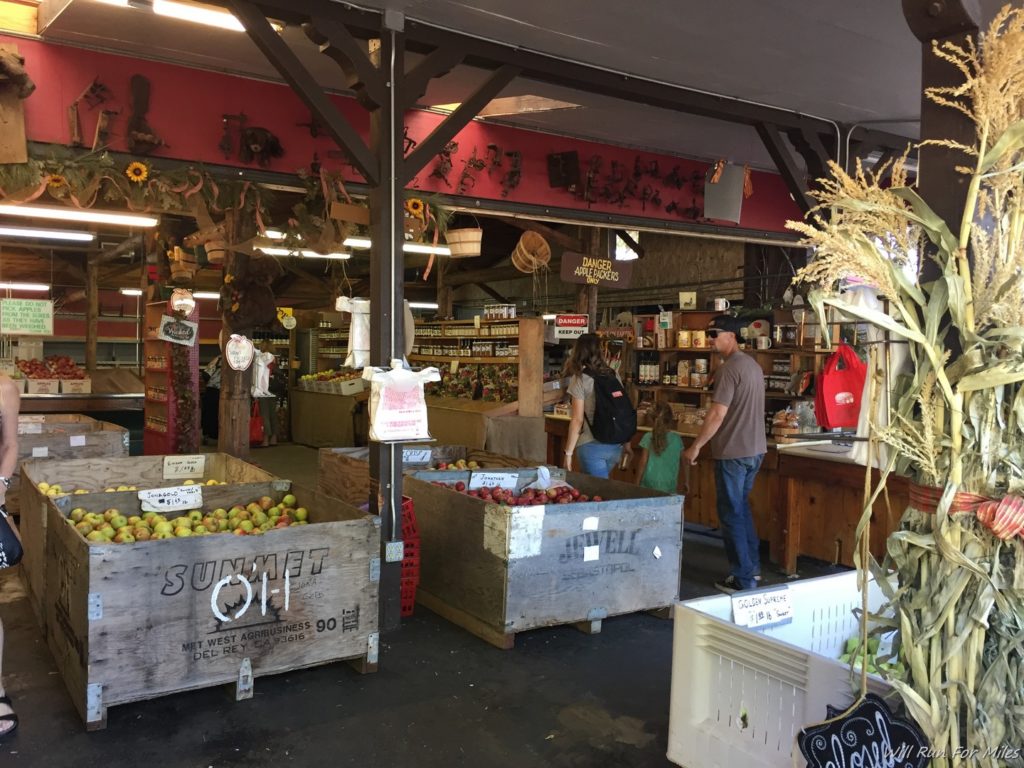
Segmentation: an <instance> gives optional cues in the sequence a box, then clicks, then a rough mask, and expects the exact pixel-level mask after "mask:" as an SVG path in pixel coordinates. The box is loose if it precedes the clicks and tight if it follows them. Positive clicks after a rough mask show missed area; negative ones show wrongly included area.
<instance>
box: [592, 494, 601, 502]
mask: <svg viewBox="0 0 1024 768" xmlns="http://www.w3.org/2000/svg"><path fill="white" fill-rule="evenodd" d="M590 500H591V501H604V499H602V498H601V497H600V496H598V495H597V494H594V496H593V497H592V498H591V499H590Z"/></svg>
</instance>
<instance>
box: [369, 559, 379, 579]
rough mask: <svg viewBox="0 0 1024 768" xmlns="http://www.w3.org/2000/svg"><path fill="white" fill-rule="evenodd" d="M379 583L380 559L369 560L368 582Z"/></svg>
mask: <svg viewBox="0 0 1024 768" xmlns="http://www.w3.org/2000/svg"><path fill="white" fill-rule="evenodd" d="M378 581H380V558H379V557H371V558H370V582H371V583H376V582H378Z"/></svg>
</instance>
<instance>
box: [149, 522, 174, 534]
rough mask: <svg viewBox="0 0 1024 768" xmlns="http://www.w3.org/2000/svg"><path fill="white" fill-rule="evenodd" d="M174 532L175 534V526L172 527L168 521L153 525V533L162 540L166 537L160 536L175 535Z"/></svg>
mask: <svg viewBox="0 0 1024 768" xmlns="http://www.w3.org/2000/svg"><path fill="white" fill-rule="evenodd" d="M173 532H174V526H173V525H171V524H170V523H169V522H167V521H166V520H161V521H160V522H159V523H155V524H154V525H153V533H155V534H157V536H159V537H160V538H164V536H160V534H170V533H173ZM154 538H156V537H154Z"/></svg>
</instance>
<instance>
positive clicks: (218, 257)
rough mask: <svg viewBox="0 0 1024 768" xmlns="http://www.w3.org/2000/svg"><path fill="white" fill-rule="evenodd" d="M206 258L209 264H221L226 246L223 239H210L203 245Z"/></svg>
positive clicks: (225, 254) (225, 253) (225, 252)
mask: <svg viewBox="0 0 1024 768" xmlns="http://www.w3.org/2000/svg"><path fill="white" fill-rule="evenodd" d="M205 248H206V260H207V261H208V262H210V263H211V264H223V263H224V257H225V256H227V248H226V247H225V243H224V241H223V240H211V241H210V242H208V243H207V244H206V246H205Z"/></svg>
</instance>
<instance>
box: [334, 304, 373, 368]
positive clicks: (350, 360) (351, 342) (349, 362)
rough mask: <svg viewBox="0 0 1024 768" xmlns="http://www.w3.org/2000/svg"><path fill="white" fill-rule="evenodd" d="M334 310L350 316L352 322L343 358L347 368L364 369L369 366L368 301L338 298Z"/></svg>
mask: <svg viewBox="0 0 1024 768" xmlns="http://www.w3.org/2000/svg"><path fill="white" fill-rule="evenodd" d="M334 308H335V309H336V310H337V311H338V312H349V313H351V314H352V322H351V324H350V326H349V329H348V356H347V357H346V358H345V366H346V367H347V368H365V367H366V366H367V365H369V364H370V300H369V299H350V298H349V297H348V296H342V297H340V298H339V299H338V300H337V302H335V305H334Z"/></svg>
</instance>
